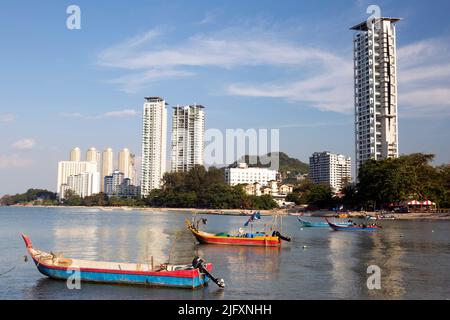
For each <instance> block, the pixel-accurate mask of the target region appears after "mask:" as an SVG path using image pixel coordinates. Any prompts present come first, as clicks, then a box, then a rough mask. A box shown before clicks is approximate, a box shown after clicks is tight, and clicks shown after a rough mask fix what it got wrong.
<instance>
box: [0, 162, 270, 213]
mask: <svg viewBox="0 0 450 320" xmlns="http://www.w3.org/2000/svg"><path fill="white" fill-rule="evenodd" d="M36 190H38V189H30V190H28V191H27V192H26V193H25V194H20V195H15V196H5V197H3V198H2V199H0V204H1V205H14V204H19V203H21V204H23V203H32V202H37V201H39V202H38V203H39V204H43V205H62V206H142V207H146V206H149V207H167V208H207V209H254V210H268V209H273V208H276V207H277V204H276V202H275V201H274V200H273V199H272V197H271V196H268V195H263V196H251V195H247V194H246V192H245V190H244V188H243V186H241V185H238V186H229V185H228V184H226V183H225V180H224V171H223V169H219V168H215V167H210V168H209V169H208V170H207V169H205V167H203V166H195V167H194V168H192V169H191V170H190V171H188V172H167V173H165V174H164V177H163V185H162V188H161V189H155V190H152V191H151V192H150V194H149V195H148V196H146V197H143V198H141V197H130V198H124V197H108V196H107V195H106V194H104V193H98V194H94V195H91V196H87V197H84V198H82V197H80V196H79V195H77V194H76V193H75V192H74V191H72V190H68V191H67V192H66V194H65V198H64V199H62V200H61V201H58V200H57V199H56V194H55V193H52V192H50V191H47V190H38V191H36ZM43 198H45V201H44V202H43V201H42V199H43Z"/></svg>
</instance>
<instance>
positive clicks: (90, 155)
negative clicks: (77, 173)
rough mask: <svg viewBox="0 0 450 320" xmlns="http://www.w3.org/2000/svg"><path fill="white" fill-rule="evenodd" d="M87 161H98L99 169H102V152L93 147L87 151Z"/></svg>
mask: <svg viewBox="0 0 450 320" xmlns="http://www.w3.org/2000/svg"><path fill="white" fill-rule="evenodd" d="M86 161H88V162H95V163H97V169H98V171H100V165H101V155H100V152H98V151H97V149H95V148H94V147H91V148H89V149H88V151H87V152H86Z"/></svg>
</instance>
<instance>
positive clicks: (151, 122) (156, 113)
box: [141, 97, 167, 196]
mask: <svg viewBox="0 0 450 320" xmlns="http://www.w3.org/2000/svg"><path fill="white" fill-rule="evenodd" d="M166 143H167V104H166V102H165V101H164V99H162V98H159V97H146V98H145V102H144V110H143V115H142V175H141V194H142V196H146V195H148V194H149V193H150V191H151V190H153V189H159V188H160V187H161V185H162V177H163V175H164V173H165V172H166Z"/></svg>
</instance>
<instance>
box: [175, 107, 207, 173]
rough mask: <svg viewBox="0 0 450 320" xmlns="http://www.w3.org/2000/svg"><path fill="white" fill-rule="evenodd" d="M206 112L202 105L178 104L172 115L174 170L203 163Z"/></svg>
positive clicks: (185, 169) (187, 168) (183, 170)
mask: <svg viewBox="0 0 450 320" xmlns="http://www.w3.org/2000/svg"><path fill="white" fill-rule="evenodd" d="M204 150H205V112H204V107H203V106H201V105H191V106H176V107H174V108H173V117H172V161H171V163H172V171H173V172H177V171H181V172H185V171H189V170H190V169H191V168H192V167H194V166H195V165H203V162H204Z"/></svg>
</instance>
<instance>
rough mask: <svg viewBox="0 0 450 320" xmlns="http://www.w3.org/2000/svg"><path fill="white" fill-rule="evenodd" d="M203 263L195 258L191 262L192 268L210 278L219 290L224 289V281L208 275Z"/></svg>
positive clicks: (200, 259)
mask: <svg viewBox="0 0 450 320" xmlns="http://www.w3.org/2000/svg"><path fill="white" fill-rule="evenodd" d="M204 263H205V261H204V260H203V259H202V258H200V257H195V258H194V260H192V266H193V267H194V268H195V269H199V270H200V271H201V272H203V273H204V274H206V275H207V276H208V277H210V278H211V280H212V281H213V282H214V283H215V284H217V285H218V286H219V287H220V288H225V281H223V279H218V278H215V277H214V276H213V275H212V274H211V273H209V271H208V270H206V268H205V266H204Z"/></svg>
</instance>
